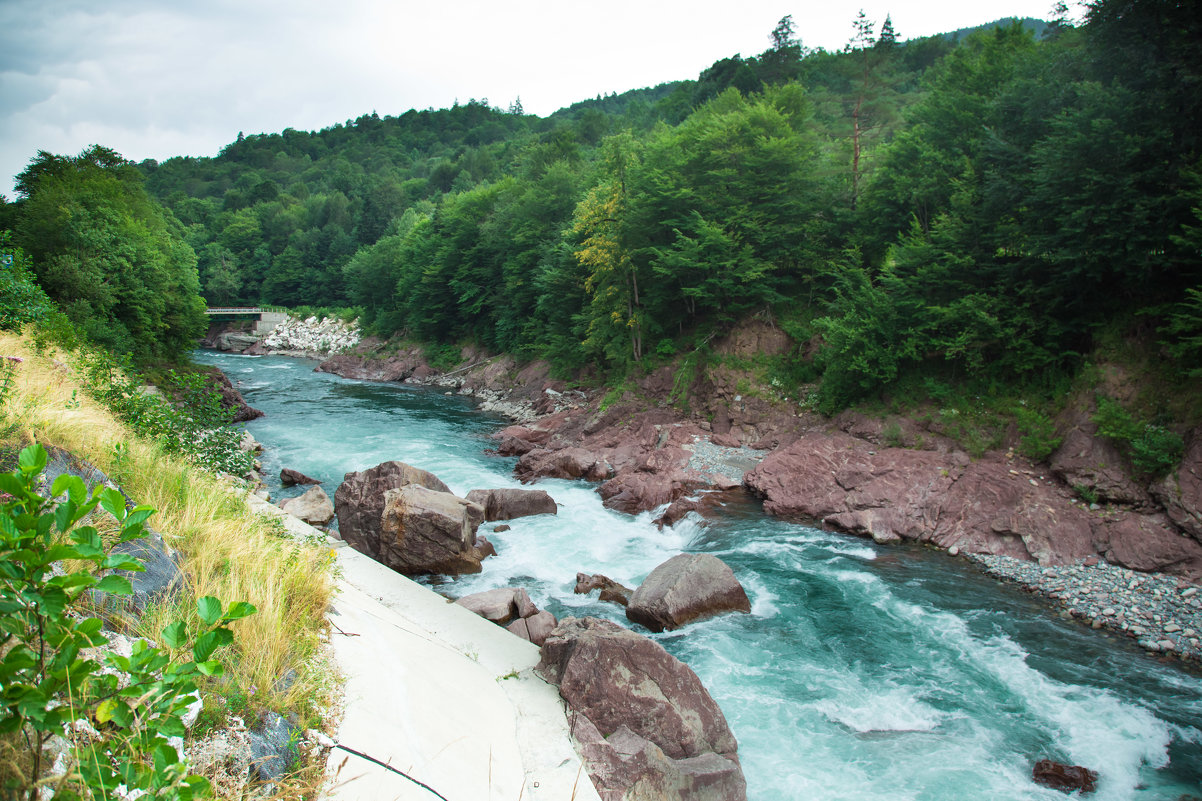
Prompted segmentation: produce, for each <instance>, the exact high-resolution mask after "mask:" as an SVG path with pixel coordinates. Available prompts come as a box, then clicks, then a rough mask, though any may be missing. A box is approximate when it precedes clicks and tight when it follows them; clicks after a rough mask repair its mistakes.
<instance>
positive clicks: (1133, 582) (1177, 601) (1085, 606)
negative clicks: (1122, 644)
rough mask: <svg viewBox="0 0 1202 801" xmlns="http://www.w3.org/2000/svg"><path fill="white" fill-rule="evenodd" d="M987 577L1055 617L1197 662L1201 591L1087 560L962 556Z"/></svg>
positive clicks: (1201, 648) (1201, 644) (1201, 650)
mask: <svg viewBox="0 0 1202 801" xmlns="http://www.w3.org/2000/svg"><path fill="white" fill-rule="evenodd" d="M966 556H968V558H969V559H971V560H973V561H974V562H976V563H977V564H978V565H979V566H980V567H981V568H982V569H984V571H985V572H986V573H988V574H989V575H991V576H993V577H995V578H999V579H1002V580H1004V581H1009V582H1013V583H1015V584H1018V585H1019V586H1021V587H1022V588H1023V589H1024V590H1027V591H1028V592H1032V593H1036V594H1038V595H1042V596H1043V597H1045V598H1047V599H1049V600H1050V601H1052V602H1053V603H1054V604H1056V605H1059V606H1060V607H1061V612H1060V615H1061V617H1065V618H1071V619H1075V620H1079V621H1081V622H1083V623H1086V624H1088V625H1090V626H1092V627H1093V628H1095V629H1110V630H1111V631H1115V632H1118V633H1120V634H1125V635H1127V636H1128V637H1131V638H1132V639H1134V640H1135V641H1136V642H1138V643H1139V645H1140V646H1141V647H1143V648H1145V649H1147V650H1148V651H1151V652H1153V653H1158V654H1169V655H1173V656H1177V657H1180V658H1182V659H1186V660H1189V661H1192V662H1199V661H1202V641H1200V639H1199V638H1200V637H1202V634H1200V632H1202V591H1200V590H1199V588H1198V587H1196V586H1194V585H1191V584H1186V583H1183V582H1180V581H1179V580H1178V579H1177V578H1176V577H1174V576H1168V575H1165V574H1163V573H1139V572H1136V571H1134V570H1128V569H1127V568H1124V567H1118V566H1117V565H1111V564H1108V563H1107V562H1105V561H1104V560H1102V559H1095V558H1094V557H1090V558H1089V559H1086V560H1085V561H1084V562H1081V563H1078V564H1074V565H1060V566H1057V567H1042V566H1040V565H1038V564H1035V563H1034V562H1023V561H1020V560H1018V559H1014V558H1012V557H1009V556H992V555H988V554H966Z"/></svg>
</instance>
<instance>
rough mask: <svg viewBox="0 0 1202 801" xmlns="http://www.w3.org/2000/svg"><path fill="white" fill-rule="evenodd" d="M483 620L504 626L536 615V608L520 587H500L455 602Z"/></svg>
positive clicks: (466, 596)
mask: <svg viewBox="0 0 1202 801" xmlns="http://www.w3.org/2000/svg"><path fill="white" fill-rule="evenodd" d="M455 603H457V604H459V605H460V606H462V607H465V608H466V609H470V610H471V611H473V612H475V613H476V614H477V615H479V616H480V617H482V618H484V619H485V620H491V621H492V622H493V623H496V624H497V625H498V626H505V625H508V624H509V623H510V621H513V620H520V619H521V618H524V617H530V616H531V615H535V614H538V608H537V607H536V606H535V605H534V602H533V601H531V600H530V596H529V595H528V594H527V593H526V591H525V590H524V589H522V588H521V587H502V588H500V589H496V590H485V591H484V592H476V593H472V594H471V595H465V596H463V597H462V598H460V599H459V600H457V601H455Z"/></svg>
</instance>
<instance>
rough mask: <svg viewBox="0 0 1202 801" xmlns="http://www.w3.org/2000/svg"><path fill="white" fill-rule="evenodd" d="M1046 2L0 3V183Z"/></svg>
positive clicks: (564, 101) (582, 91)
mask: <svg viewBox="0 0 1202 801" xmlns="http://www.w3.org/2000/svg"><path fill="white" fill-rule="evenodd" d="M1053 2H1054V0H968V1H967V2H965V0H849V1H847V2H845V0H721V1H720V2H715V0H605V2H595V1H594V0H576V1H574V0H422V2H414V1H413V0H192V2H187V1H180V0H0V193H4V194H6V195H8V197H9V199H12V198H13V194H12V189H11V181H12V177H13V176H14V175H16V174H17V173H18V172H20V171H21V170H22V169H24V167H25V165H26V164H27V163H28V162H29V160H30V159H31V158H32V157H33V156H34V154H35V153H36V152H37V151H38V150H39V149H41V150H48V151H50V152H52V153H59V154H70V155H74V154H77V153H79V152H80V151H81V150H83V149H84V148H86V147H87V146H89V145H91V144H94V143H99V144H103V145H106V146H108V147H111V148H113V149H114V150H116V151H118V152H119V153H121V154H122V155H124V156H125V157H126V158H129V159H133V160H134V161H141V160H142V159H146V158H155V159H159V160H164V159H167V158H170V157H171V156H178V155H189V156H213V155H216V154H217V152H218V150H220V149H221V147H222V146H223V145H225V144H227V143H229V142H231V141H233V140H234V139H235V138H236V137H237V135H238V132H239V131H242V132H245V133H246V134H252V133H271V132H278V131H281V130H283V129H284V128H289V127H291V128H296V129H298V130H315V129H320V128H325V127H328V126H330V125H333V124H335V123H339V122H345V121H347V120H350V119H354V118H355V117H358V116H360V115H361V114H365V113H371V112H372V111H376V112H378V113H379V114H380V115H381V116H385V115H398V114H402V113H404V112H405V111H407V110H409V109H411V108H417V109H423V108H429V107H433V108H444V107H447V106H450V105H452V104H453V103H454V102H455V101H456V100H458V101H459V102H467V101H468V100H469V99H472V98H475V99H484V98H487V99H488V101H489V103H490V104H491V105H493V106H496V107H500V108H506V107H508V106H509V104H510V103H512V102H513V101H514V99H516V98H518V97H520V98H521V101H522V105H523V107H524V108H525V110H526V112H527V113H533V114H538V115H541V116H545V115H547V114H550V113H551V112H553V111H555V110H556V109H558V108H561V107H563V106H566V105H569V104H571V103H573V102H575V101H577V100H584V99H586V98H590V97H594V96H596V95H598V94H608V93H611V92H623V91H626V90H628V89H635V88H639V87H644V86H654V85H656V84H658V83H662V82H664V81H671V80H677V79H682V78H695V77H697V74H698V73H699V72H700V71H701V70H703V69H704V68H706V67H707V66H709V65H710V64H712V63H713V62H714V61H716V60H717V59H720V58H724V57H726V56H731V55H734V54H736V53H739V54H742V55H744V56H752V55H756V54H758V53H760V52H762V51H764V50H765V49H767V47H768V46H769V40H768V35H769V33H770V32H771V30H772V28H773V27H774V26H775V25H776V23H777V21H778V20H780V19H781V18H782V17H783V16H785V15H786V14H790V15H792V17H793V20H794V23H795V25H796V27H797V34H798V36H800V38H801V40H802V43H803V44H804V45H806V46H807V47H823V48H826V49H828V50H835V49H839V48H841V47H842V46H843V45H844V44H845V43H846V42H847V40H848V38H849V37H850V35H851V23H852V20H853V19H854V18H855V16H856V13H857V12H858V11H859V10H860V9H861V8H863V10H864V12H865V13H866V14H867V15H868V18H869V19H871V20H873V21H875V22H876V23H878V25H879V23H881V22H882V21H883V20H884V18H885V15H886V14H890V15H891V16H892V19H893V24H894V28H895V29H896V31H897V33H898V35H899V37H900V38H903V39H905V38H912V37H918V36H925V35H928V34H933V33H940V32H944V31H949V30H955V29H957V28H961V27H967V26H971V25H977V24H980V23H983V22H989V21H991V20H994V19H998V18H1000V17H1006V16H1018V17H1024V16H1030V17H1039V18H1043V19H1047V18H1049V17H1050V14H1051V6H1052V4H1053Z"/></svg>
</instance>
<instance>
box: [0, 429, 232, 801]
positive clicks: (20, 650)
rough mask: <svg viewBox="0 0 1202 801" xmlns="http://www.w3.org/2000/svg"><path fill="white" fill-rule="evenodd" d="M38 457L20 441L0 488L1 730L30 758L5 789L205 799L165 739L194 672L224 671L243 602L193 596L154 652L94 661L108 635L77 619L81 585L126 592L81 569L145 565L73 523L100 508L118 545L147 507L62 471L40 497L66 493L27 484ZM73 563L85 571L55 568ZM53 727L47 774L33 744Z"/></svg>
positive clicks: (140, 646) (109, 577) (126, 586)
mask: <svg viewBox="0 0 1202 801" xmlns="http://www.w3.org/2000/svg"><path fill="white" fill-rule="evenodd" d="M46 460H47V454H46V451H45V449H43V448H42V447H41V446H40V445H35V446H31V447H29V448H26V449H24V450H23V451H22V452H21V454H20V457H19V466H18V469H17V470H16V471H15V472H13V473H9V474H4V475H0V489H2V490H3V491H4V492H5V493H7V496H8V497H7V500H6V501H5V502H4V504H3V507H0V549H2V550H0V633H2V636H3V647H4V650H5V654H4V658H3V660H0V687H3V692H2V693H0V731H3V732H6V733H12V734H17V735H19V736H21V737H22V738H24V740H25V742H26V743H27V744H28V745H29V758H30V761H29V764H28V765H27V766H26V770H25V771H23V773H22V775H21V776H19V777H16V778H13V779H10V782H11V783H10V785H9V786H8V787H7V788H6V789H7V790H8V791H9V792H19V793H22V794H25V795H27V797H28V798H29V799H30V801H33V799H36V798H38V797H39V791H40V788H41V787H48V786H51V785H49V784H47V782H51V783H54V782H68V786H70V785H72V784H74V783H75V781H76V780H77V781H78V782H79V783H80V787H79V792H80V794H81V795H82V796H83V797H97V798H107V797H112V796H113V794H115V793H117V792H119V790H118V788H119V786H121V785H123V786H124V792H129V791H135V790H143V791H145V792H148V793H150V794H152V795H154V797H156V798H179V799H190V798H193V797H194V796H197V795H202V794H204V793H205V792H206V791H207V790H208V789H209V788H208V782H207V781H206V780H205V779H203V778H201V777H199V776H194V775H189V772H188V768H187V765H186V764H184V763H182V762H181V761H180V758H179V754H178V752H177V751H176V748H175V746H174V745H172V744H171V741H170V738H173V737H181V736H182V735H183V734H184V725H183V722H182V720H181V716H182V714H183V712H184V711H185V709H186V708H187V706H188V705H189V704H191V703H193V702H194V701H195V699H196V697H197V696H196V693H197V687H196V683H195V682H196V679H197V678H198V677H199V676H202V675H203V676H218V675H220V674H221V672H222V666H221V663H220V662H219V661H218V660H216V659H214V658H213V656H214V652H215V651H217V649H218V648H220V647H221V646H223V645H227V644H229V643H230V642H232V640H233V633H232V632H231V631H230V629H229V628H228V625H227V624H228V623H230V622H232V621H234V620H237V619H239V618H242V617H246V616H247V615H250V614H252V613H253V612H254V611H255V610H254V607H252V606H251V605H249V604H246V603H234V604H231V605H230V607H229V608H228V609H227V610H223V609H222V604H221V602H220V601H218V600H217V599H216V598H212V597H204V598H201V599H200V600H199V602H198V604H197V618H198V622H196V623H192V624H189V623H188V622H187V621H182V620H181V621H176V622H174V623H172V624H171V625H169V626H167V627H166V628H164V629H163V631H162V635H161V636H162V642H163V645H164V646H165V648H159V647H155V646H151V645H149V644H148V643H147V642H146V641H145V640H139V641H137V642H136V643H135V645H134V647H133V649H132V653H131V655H130V656H128V657H125V656H120V655H118V654H116V653H110V654H107V655H106V656H105V657H104V662H105V667H106V669H105V670H101V665H100V663H98V662H96V661H95V660H94V659H93V658H91V657H90V656H88V655H86V654H85V649H89V648H94V647H97V646H103V645H105V644H107V642H108V639H107V638H106V637H105V635H104V634H103V632H102V626H103V623H102V621H101V620H100V619H98V618H83V619H79V618H78V617H77V616H76V615H75V613H74V611H73V606H74V604H75V603H76V602H77V601H79V600H80V599H81V597H82V596H83V595H84V594H85V593H86V592H99V593H109V594H116V595H128V594H129V593H130V581H129V579H128V578H125V577H124V576H121V575H120V574H118V573H111V572H109V573H106V575H104V576H103V577H100V578H97V576H96V575H94V574H93V573H92V572H91V571H113V570H117V571H122V570H123V571H130V570H134V571H136V570H141V569H143V568H142V565H141V564H140V563H139V562H138V561H137V560H136V559H132V558H130V557H128V556H125V555H122V554H120V553H109V552H108V551H107V550H106V548H105V547H104V545H103V543H102V540H101V536H100V534H99V532H98V531H97V529H96V527H95V526H93V525H79V524H80V523H81V522H83V521H84V520H85V519H86V518H88V516H89V515H92V514H94V513H95V512H96V509H97V507H98V506H99V507H101V508H102V509H104V510H105V511H106V512H107V513H108V514H109V515H112V517H113V518H115V519H116V521H117V522H118V524H119V526H120V531H119V534H118V535H117V542H118V543H122V542H128V541H130V540H133V539H137V538H139V537H142V536H144V534H145V532H144V530H143V524H144V523H145V521H146V520H147V518H149V517H150V515H151V514H152V513H153V510H152V509H150V508H149V507H145V506H139V507H135V508H134V509H132V510H127V509H126V506H125V499H124V497H123V496H122V495H121V493H120V492H118V491H116V490H113V489H109V488H105V489H103V490H102V491H100V492H99V493H97V492H93V493H88V491H87V489H86V487H85V486H84V483H83V481H82V480H81V479H79V478H77V477H75V476H69V475H64V476H60V477H59V478H57V479H55V481H54V484H53V486H51V488H50V495H51V496H54V497H57V496H60V495H61V496H64V497H63V499H62V500H60V501H58V502H51V501H47V500H46V499H44V498H42V497H41V496H40V495H38V493H37V487H38V476H39V475H40V473H41V472H42V470H43V468H44V467H45V465H46ZM65 560H68V561H65ZM81 562H82V563H84V564H86V565H87V566H88V568H89V569H77V570H73V571H72V570H67V571H62V570H55V569H54V567H55V565H57V564H64V563H66V564H79V563H81ZM173 657H174V658H173ZM90 721H94V722H95V723H96V724H97V725H98V726H99V728H94V727H92V726H91V725H89V722H90ZM56 735H58V736H63V737H65V738H66V739H67V740H68V742H69V743H70V746H71V754H72V763H73V764H72V765H71V770H72V776H70V777H65V778H62V779H59V778H56V777H49V778H48V779H47V778H44V775H43V774H44V773H45V768H46V766H45V765H44V763H43V758H44V747H45V746H46V745H47V743H48V741H49V740H50V739H51V738H52V737H54V736H56ZM56 789H62V786H61V785H60V786H59V787H57V788H56Z"/></svg>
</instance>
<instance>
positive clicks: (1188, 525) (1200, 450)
mask: <svg viewBox="0 0 1202 801" xmlns="http://www.w3.org/2000/svg"><path fill="white" fill-rule="evenodd" d="M1152 495H1153V496H1154V497H1155V498H1156V500H1157V501H1159V502H1160V504H1161V505H1162V506H1164V510H1165V512H1167V513H1168V516H1169V519H1171V520H1172V521H1173V523H1174V524H1175V525H1176V526H1177V527H1178V528H1180V529H1181V530H1182V531H1184V532H1186V533H1187V534H1189V535H1190V536H1191V537H1193V538H1194V539H1196V540H1198V541H1199V542H1202V429H1195V430H1193V431H1191V432H1190V436H1189V444H1188V445H1187V446H1186V449H1185V456H1184V457H1183V458H1182V459H1181V464H1180V466H1178V468H1177V471H1176V472H1175V473H1173V474H1172V475H1169V476H1167V477H1166V478H1164V479H1161V480H1160V481H1158V482H1156V483H1155V484H1153V485H1152Z"/></svg>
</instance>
